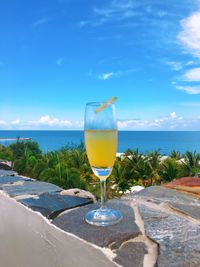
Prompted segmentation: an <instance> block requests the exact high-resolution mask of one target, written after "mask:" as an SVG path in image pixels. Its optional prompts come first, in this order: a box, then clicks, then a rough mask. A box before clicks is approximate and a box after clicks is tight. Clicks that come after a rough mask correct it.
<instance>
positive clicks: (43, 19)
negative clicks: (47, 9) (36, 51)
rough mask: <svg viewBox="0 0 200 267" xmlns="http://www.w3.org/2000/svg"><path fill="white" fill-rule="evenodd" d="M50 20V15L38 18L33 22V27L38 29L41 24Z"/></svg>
mask: <svg viewBox="0 0 200 267" xmlns="http://www.w3.org/2000/svg"><path fill="white" fill-rule="evenodd" d="M50 20H51V19H50V18H48V17H44V18H41V19H38V20H36V21H35V22H34V23H33V24H32V27H33V29H36V28H37V27H39V26H40V25H42V24H45V23H47V22H49V21H50Z"/></svg>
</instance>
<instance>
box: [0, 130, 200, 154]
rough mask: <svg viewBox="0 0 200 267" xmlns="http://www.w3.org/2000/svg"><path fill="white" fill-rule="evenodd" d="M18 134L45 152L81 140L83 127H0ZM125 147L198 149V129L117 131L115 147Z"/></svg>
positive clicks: (166, 150) (2, 135)
mask: <svg viewBox="0 0 200 267" xmlns="http://www.w3.org/2000/svg"><path fill="white" fill-rule="evenodd" d="M17 137H23V138H31V139H32V140H33V141H36V142H38V144H39V146H40V148H41V149H42V150H43V151H44V152H46V151H51V150H58V149H60V148H62V147H64V146H66V145H67V144H70V145H73V144H80V142H81V141H84V133H83V131H0V139H1V138H17ZM11 142H12V141H0V144H2V145H6V146H7V145H9V144H10V143H11ZM127 149H138V150H139V152H142V153H148V152H150V151H154V150H157V149H159V150H160V153H161V154H163V155H169V154H170V152H171V151H172V150H178V151H180V152H181V153H184V152H185V151H187V150H190V151H196V152H200V131H119V133H118V150H117V151H118V152H124V151H125V150H127Z"/></svg>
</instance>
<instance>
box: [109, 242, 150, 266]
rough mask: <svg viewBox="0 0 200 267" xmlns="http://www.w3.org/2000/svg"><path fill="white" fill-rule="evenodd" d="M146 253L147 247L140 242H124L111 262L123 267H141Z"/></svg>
mask: <svg viewBox="0 0 200 267" xmlns="http://www.w3.org/2000/svg"><path fill="white" fill-rule="evenodd" d="M147 252H148V251H147V247H146V245H145V244H144V243H142V242H126V243H125V244H124V245H122V247H121V248H120V249H119V250H118V251H117V256H116V257H115V258H114V259H113V260H114V261H115V262H117V263H118V264H120V265H121V266H124V267H143V262H144V255H145V254H147Z"/></svg>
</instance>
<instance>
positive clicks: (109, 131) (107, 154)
mask: <svg viewBox="0 0 200 267" xmlns="http://www.w3.org/2000/svg"><path fill="white" fill-rule="evenodd" d="M84 133H85V145H86V152H87V156H88V159H89V162H90V165H91V168H92V171H93V172H94V174H95V175H96V176H97V177H98V178H99V179H100V186H101V207H100V208H99V209H96V210H91V211H89V212H88V213H87V214H86V215H85V220H86V222H88V223H90V224H93V225H98V226H108V225H112V224H116V223H118V222H119V221H120V220H121V219H122V217H123V216H122V214H121V213H120V212H119V211H117V210H113V209H110V208H107V207H106V205H105V201H106V179H107V178H108V177H109V175H110V174H111V171H112V168H113V165H114V162H115V158H116V152H117V122H116V115H115V105H114V104H112V103H108V102H103V103H102V102H93V103H88V104H87V105H86V110H85V126H84Z"/></svg>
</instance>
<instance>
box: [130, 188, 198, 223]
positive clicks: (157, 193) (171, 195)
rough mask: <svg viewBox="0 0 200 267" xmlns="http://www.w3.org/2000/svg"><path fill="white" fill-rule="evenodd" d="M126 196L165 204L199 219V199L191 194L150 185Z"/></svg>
mask: <svg viewBox="0 0 200 267" xmlns="http://www.w3.org/2000/svg"><path fill="white" fill-rule="evenodd" d="M128 198H129V199H130V198H132V199H134V198H135V199H139V200H143V201H146V202H150V203H151V202H152V203H154V204H167V205H168V206H169V207H170V208H171V209H174V210H177V211H178V212H180V213H183V214H186V215H188V216H191V217H192V218H194V219H200V199H199V198H198V197H195V196H193V195H189V194H186V193H182V192H179V191H176V190H173V189H167V188H164V187H162V186H151V187H149V188H146V189H144V190H142V191H140V192H138V193H137V194H134V195H132V194H131V195H129V196H128Z"/></svg>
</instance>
